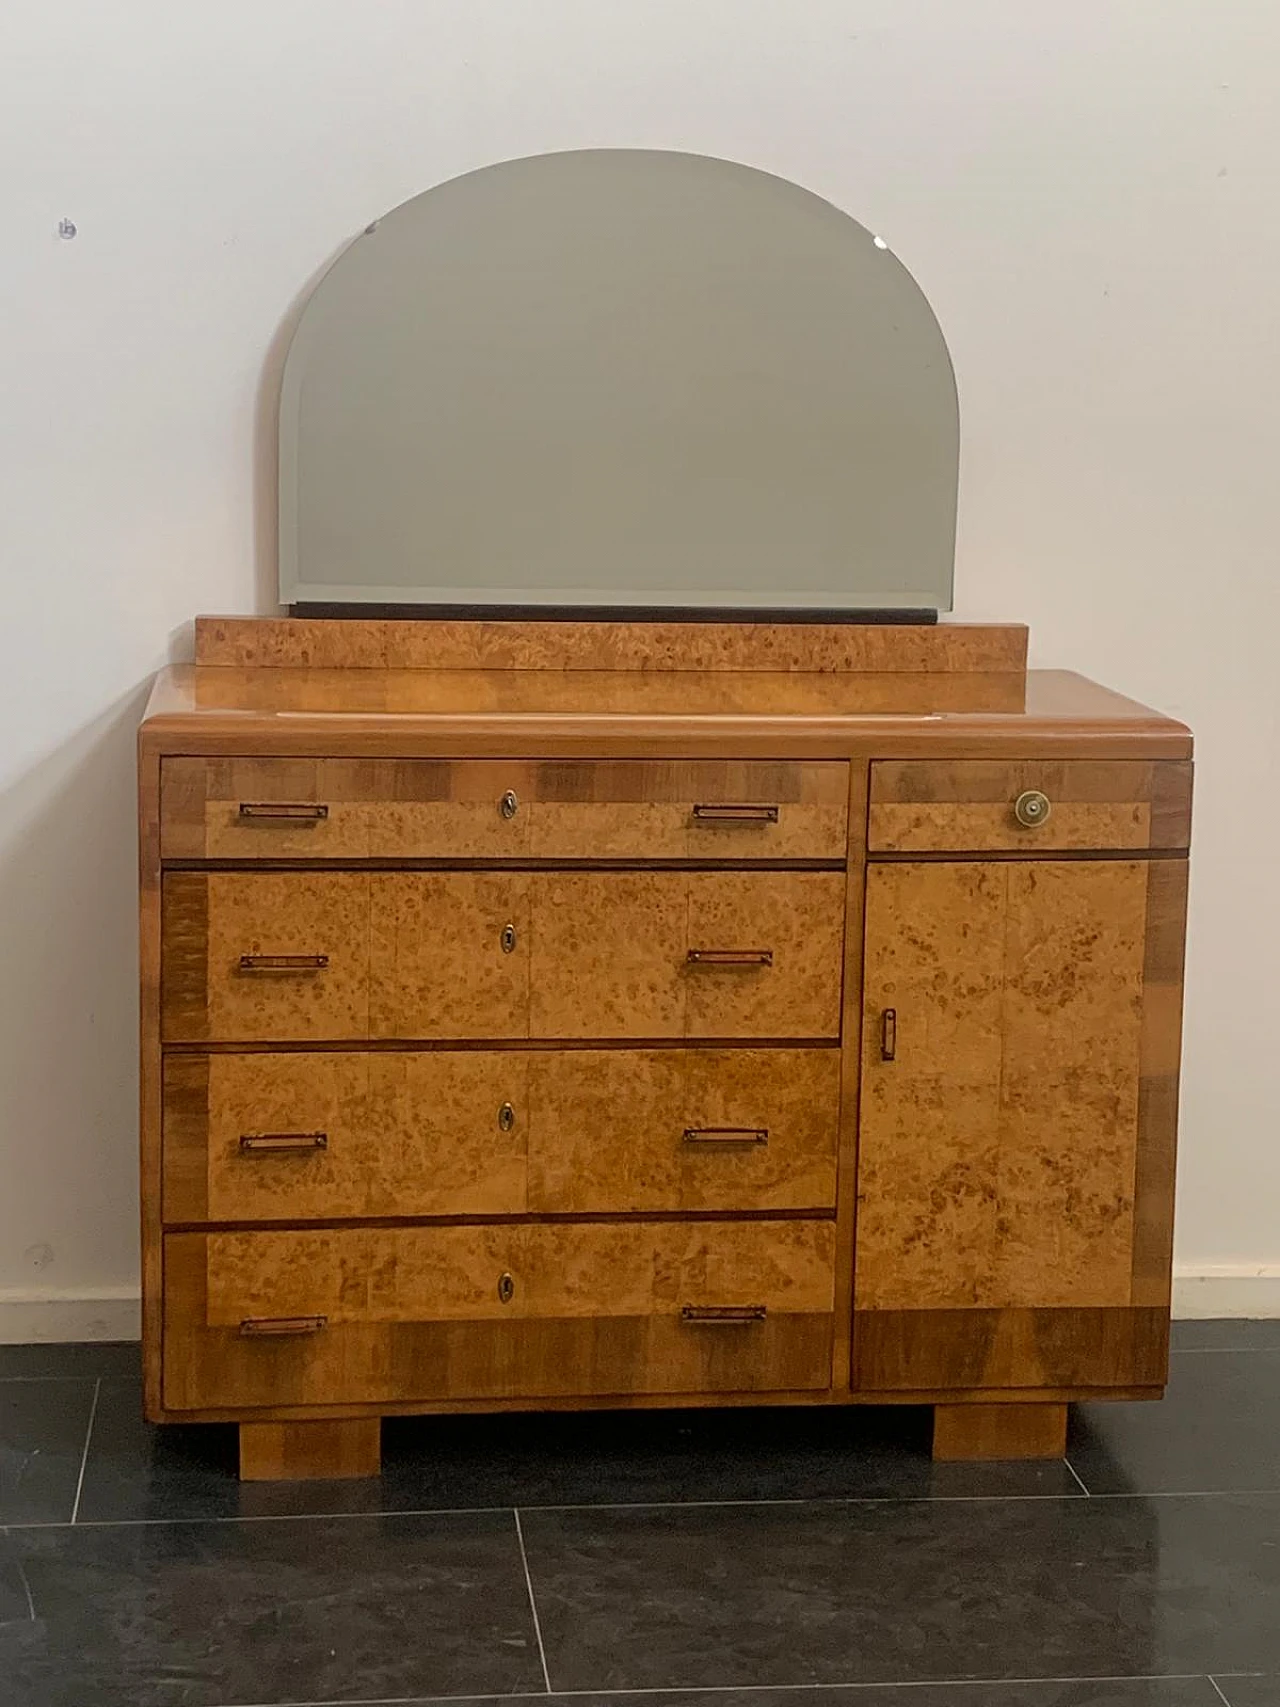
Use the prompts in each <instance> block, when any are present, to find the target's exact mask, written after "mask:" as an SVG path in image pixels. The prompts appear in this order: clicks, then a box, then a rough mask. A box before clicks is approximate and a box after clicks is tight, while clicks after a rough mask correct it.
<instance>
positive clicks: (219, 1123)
mask: <svg viewBox="0 0 1280 1707" xmlns="http://www.w3.org/2000/svg"><path fill="white" fill-rule="evenodd" d="M164 1078H165V1085H164V1089H165V1104H164V1106H165V1132H164V1157H165V1218H166V1220H167V1221H168V1222H170V1223H173V1222H198V1221H206V1220H207V1221H309V1220H324V1219H333V1218H339V1217H357V1218H358V1217H362V1216H403V1215H512V1214H522V1213H524V1211H525V1210H526V1208H527V1209H529V1210H531V1211H533V1212H536V1213H544V1214H551V1213H564V1212H574V1213H579V1214H581V1213H593V1212H594V1213H601V1214H614V1213H620V1212H636V1211H643V1210H646V1209H648V1210H667V1209H704V1210H705V1209H711V1210H720V1211H726V1210H733V1209H819V1208H833V1207H834V1204H835V1173H836V1132H837V1121H838V1113H839V1108H838V1102H839V1091H840V1061H839V1057H838V1055H837V1054H836V1053H835V1051H833V1050H820V1049H808V1050H792V1049H778V1050H736V1049H735V1050H712V1051H703V1050H699V1051H688V1050H683V1049H665V1050H644V1051H639V1050H628V1049H618V1050H613V1049H611V1050H590V1049H587V1050H576V1049H575V1050H567V1051H551V1050H548V1051H538V1052H535V1053H528V1052H525V1051H522V1050H501V1051H487V1050H468V1051H465V1052H459V1051H453V1050H439V1051H432V1052H430V1053H409V1052H404V1053H401V1052H396V1053H394V1054H372V1055H370V1054H356V1053H345V1052H335V1053H332V1054H307V1053H300V1054H269V1053H254V1054H250V1055H232V1054H227V1055H190V1056H188V1055H180V1056H170V1057H169V1059H168V1061H167V1062H166V1065H165V1075H164ZM504 1105H505V1106H506V1107H507V1108H508V1109H509V1114H508V1115H506V1116H505V1117H504ZM689 1129H692V1131H693V1136H692V1138H691V1139H690V1138H686V1136H685V1134H686V1130H689ZM762 1134H763V1135H764V1136H763V1138H762ZM246 1137H248V1138H249V1139H250V1147H248V1148H246V1147H245V1145H244V1143H243V1142H242V1140H243V1139H245V1138H246ZM317 1139H320V1140H322V1142H317V1141H316V1140H317ZM281 1141H283V1142H281ZM290 1145H292V1147H288V1146H290ZM526 1149H527V1152H528V1155H527V1160H526ZM526 1167H527V1172H528V1189H527V1190H526Z"/></svg>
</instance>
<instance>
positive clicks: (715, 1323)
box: [680, 1304, 769, 1328]
mask: <svg viewBox="0 0 1280 1707" xmlns="http://www.w3.org/2000/svg"><path fill="white" fill-rule="evenodd" d="M768 1314H769V1312H768V1309H767V1308H766V1307H765V1305H763V1304H684V1305H682V1306H681V1308H680V1320H681V1321H682V1322H696V1323H698V1324H699V1325H700V1326H701V1325H705V1326H707V1327H717V1328H737V1327H741V1326H743V1325H744V1324H745V1323H747V1322H763V1321H764V1319H765V1317H766V1316H767V1315H768Z"/></svg>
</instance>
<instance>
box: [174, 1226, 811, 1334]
mask: <svg viewBox="0 0 1280 1707" xmlns="http://www.w3.org/2000/svg"><path fill="white" fill-rule="evenodd" d="M833 1238H834V1228H833V1225H832V1223H831V1222H829V1221H791V1222H787V1221H743V1222H733V1221H723V1222H658V1223H655V1222H649V1223H645V1222H639V1221H624V1222H617V1221H613V1222H604V1223H594V1224H593V1223H591V1222H576V1223H569V1224H566V1223H559V1224H552V1225H547V1224H530V1223H524V1224H521V1223H494V1224H490V1225H483V1224H481V1225H473V1226H465V1227H349V1228H324V1229H317V1230H315V1231H313V1232H304V1231H297V1232H287V1233H282V1232H261V1233H256V1232H246V1233H211V1234H209V1235H208V1236H207V1246H206V1252H207V1264H208V1300H207V1321H208V1325H209V1326H210V1327H238V1326H240V1324H241V1323H242V1322H243V1321H244V1319H245V1318H302V1317H309V1316H324V1317H325V1318H326V1319H327V1321H328V1322H329V1323H331V1324H336V1323H340V1322H422V1321H498V1320H506V1319H511V1318H519V1319H521V1320H535V1319H538V1318H541V1317H565V1316H591V1317H604V1316H651V1315H662V1314H667V1313H674V1314H677V1315H678V1314H679V1312H680V1310H681V1309H682V1307H683V1306H685V1305H695V1306H721V1307H723V1306H736V1305H756V1304H760V1305H764V1306H766V1307H768V1306H772V1307H773V1308H774V1309H777V1310H780V1311H782V1312H784V1313H790V1314H795V1313H796V1312H805V1313H809V1312H814V1311H816V1312H819V1313H826V1312H829V1311H830V1310H831V1308H832V1305H833V1297H834V1292H833V1288H834V1279H833V1275H832V1249H833ZM504 1275H507V1276H510V1279H511V1282H512V1290H511V1296H510V1298H509V1300H508V1299H505V1298H504V1297H503V1295H502V1290H501V1286H500V1283H501V1281H502V1278H503V1276H504ZM726 1331H730V1330H726Z"/></svg>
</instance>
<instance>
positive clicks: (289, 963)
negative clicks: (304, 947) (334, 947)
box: [240, 954, 329, 972]
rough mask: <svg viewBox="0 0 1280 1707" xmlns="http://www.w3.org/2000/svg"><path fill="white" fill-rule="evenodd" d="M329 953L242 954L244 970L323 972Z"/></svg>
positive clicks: (242, 968) (241, 961)
mask: <svg viewBox="0 0 1280 1707" xmlns="http://www.w3.org/2000/svg"><path fill="white" fill-rule="evenodd" d="M328 964H329V956H328V955H327V954H242V955H241V956H240V970H241V971H242V972H323V971H324V969H325V967H326V966H327V965H328Z"/></svg>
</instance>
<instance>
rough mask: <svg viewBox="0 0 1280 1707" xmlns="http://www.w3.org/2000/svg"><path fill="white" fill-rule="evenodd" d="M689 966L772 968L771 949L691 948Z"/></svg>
mask: <svg viewBox="0 0 1280 1707" xmlns="http://www.w3.org/2000/svg"><path fill="white" fill-rule="evenodd" d="M687 958H688V961H689V964H690V966H772V965H773V950H772V949H771V948H691V949H690V950H689V953H688V957H687Z"/></svg>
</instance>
